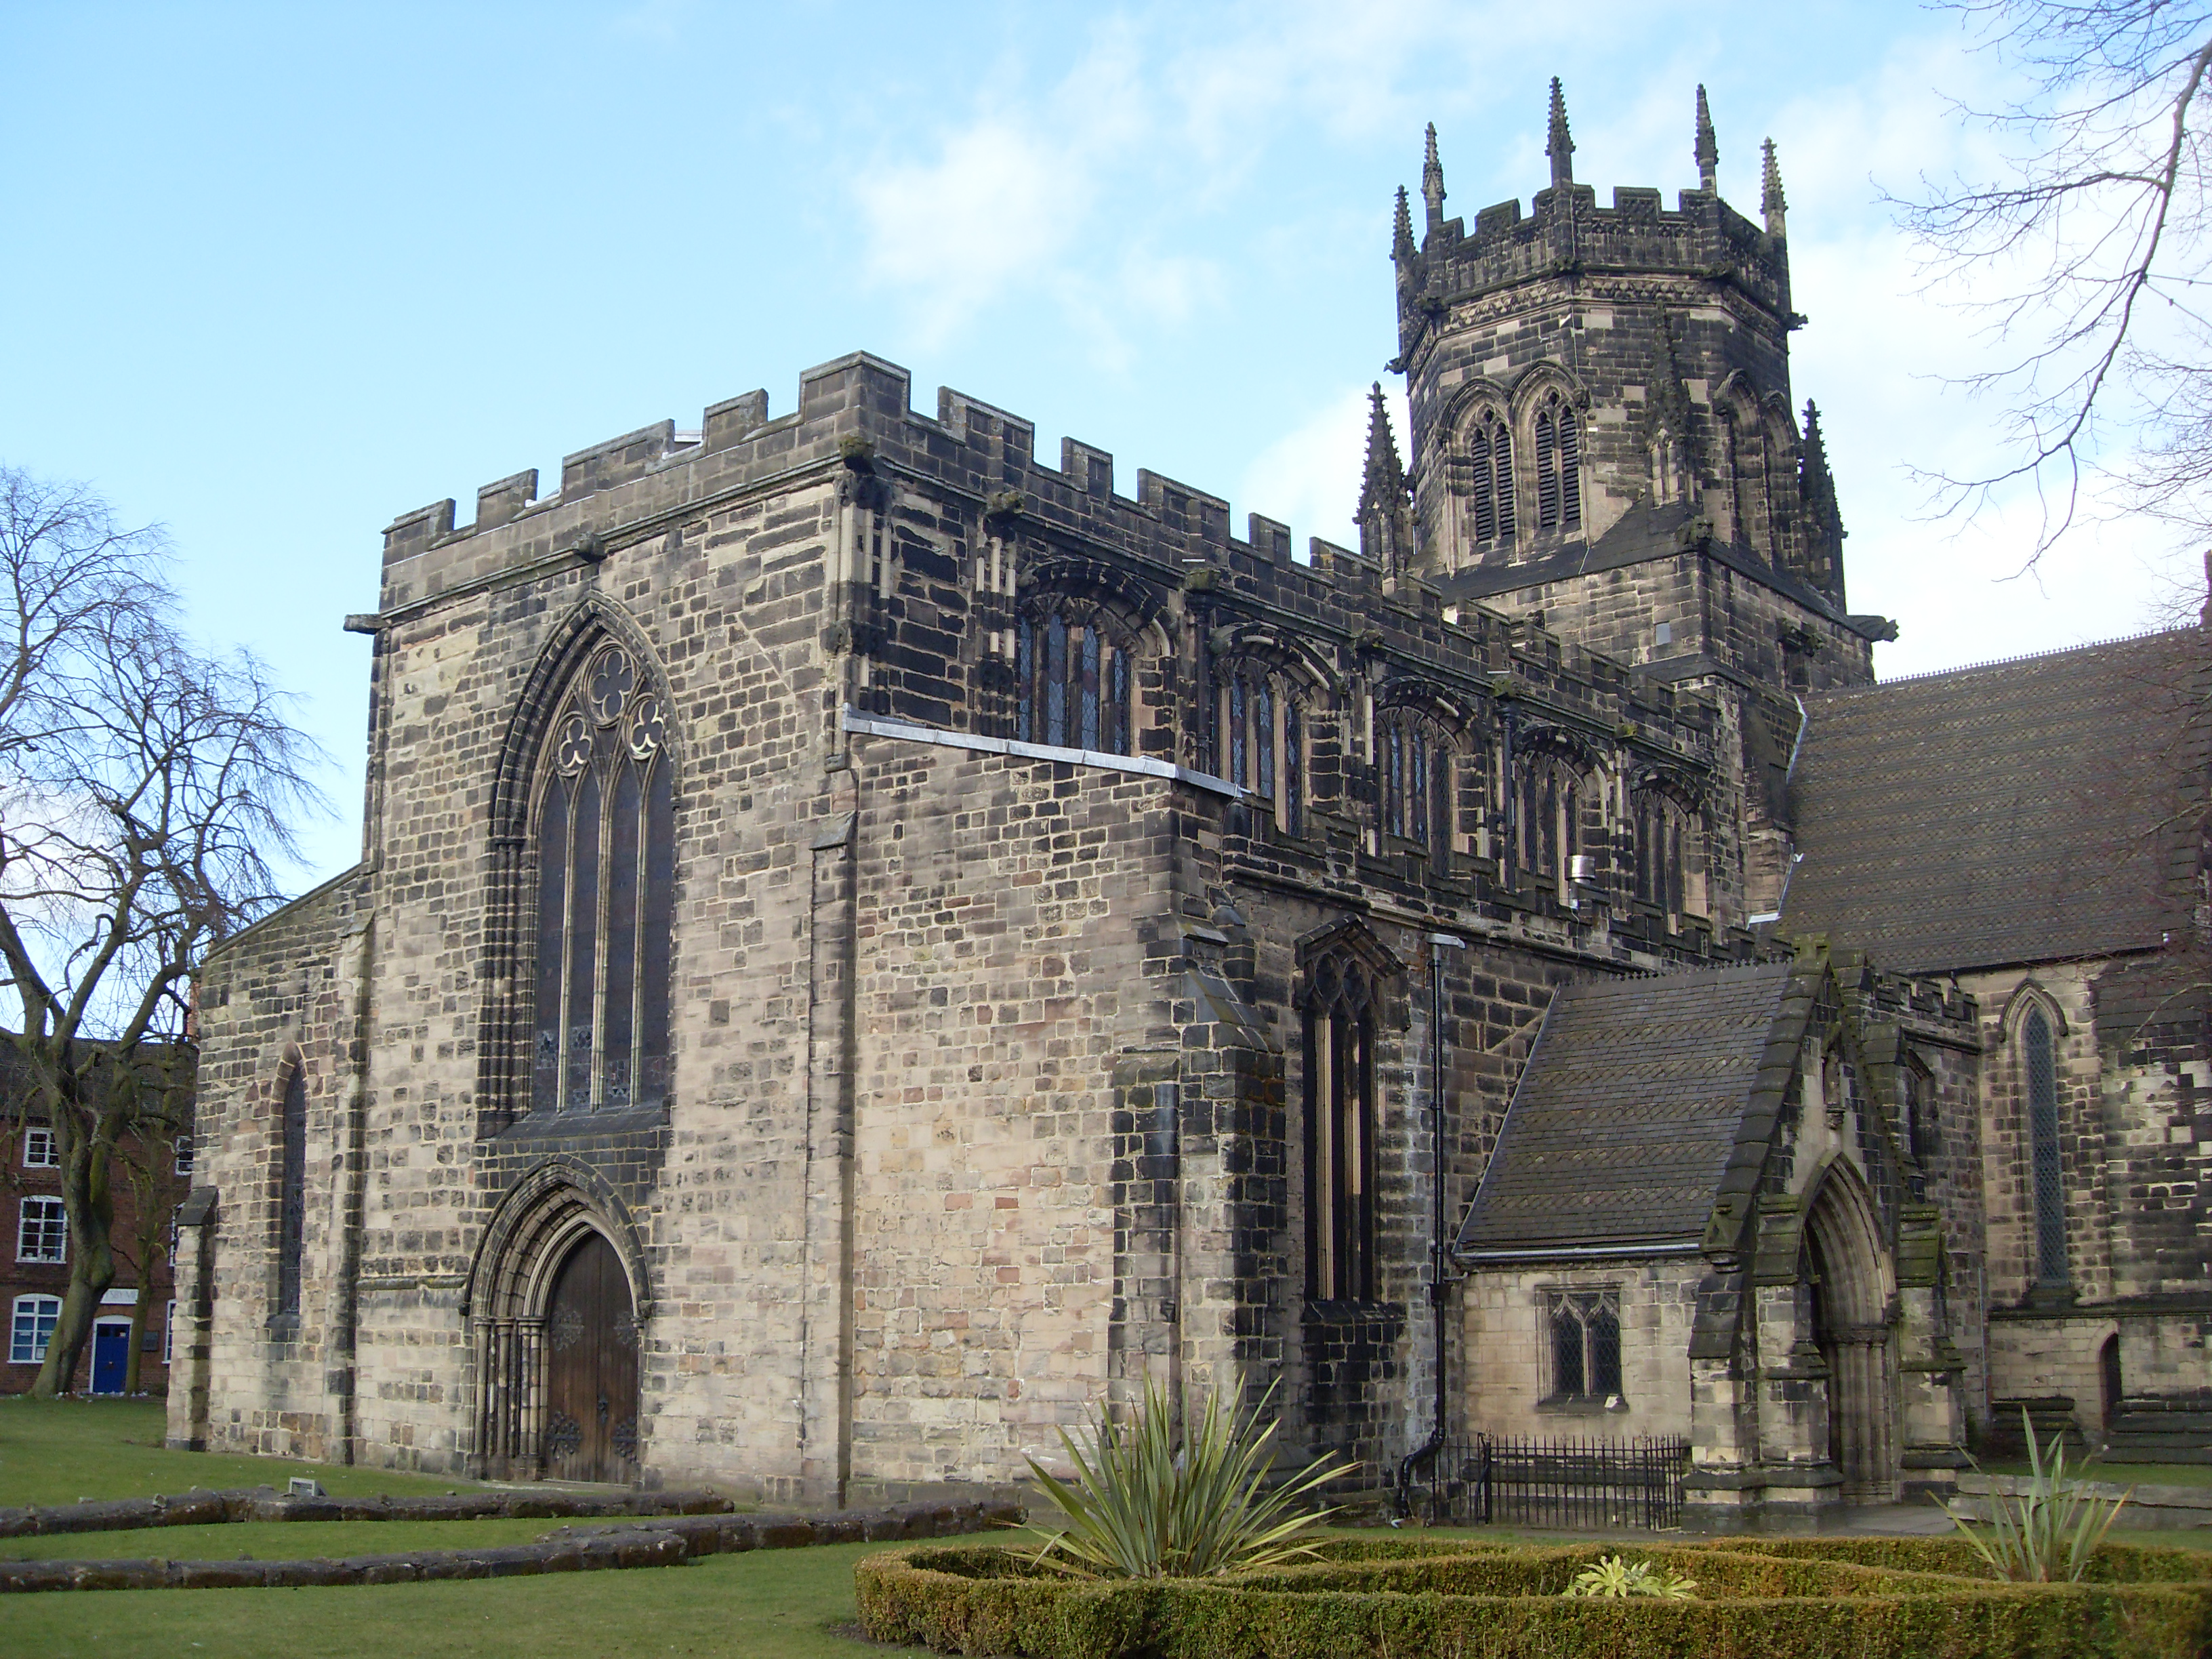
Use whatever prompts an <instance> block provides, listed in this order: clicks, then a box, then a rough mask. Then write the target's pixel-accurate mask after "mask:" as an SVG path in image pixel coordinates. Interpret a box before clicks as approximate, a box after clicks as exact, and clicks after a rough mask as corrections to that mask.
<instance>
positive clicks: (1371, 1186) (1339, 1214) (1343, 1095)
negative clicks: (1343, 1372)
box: [1305, 957, 1376, 1301]
mask: <svg viewBox="0 0 2212 1659" xmlns="http://www.w3.org/2000/svg"><path fill="white" fill-rule="evenodd" d="M1305 1037H1306V1046H1305V1073H1306V1078H1305V1081H1306V1091H1305V1092H1306V1294H1307V1295H1309V1296H1310V1297H1316V1298H1319V1299H1334V1300H1344V1301H1367V1300H1371V1299H1372V1298H1373V1297H1374V1295H1375V1171H1376V1158H1375V1152H1376V1149H1375V1130H1376V1124H1375V1054H1374V1048H1375V1008H1374V999H1373V996H1372V994H1371V989H1370V986H1369V984H1368V982H1367V976H1366V975H1364V973H1362V972H1361V971H1360V970H1359V969H1358V965H1357V964H1356V963H1352V962H1350V961H1348V960H1340V959H1339V958H1337V957H1323V958H1322V960H1321V961H1319V962H1317V963H1315V964H1314V965H1313V968H1312V969H1311V970H1310V982H1309V988H1308V996H1307V1001H1306V1010H1305Z"/></svg>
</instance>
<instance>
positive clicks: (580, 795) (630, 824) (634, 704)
mask: <svg viewBox="0 0 2212 1659" xmlns="http://www.w3.org/2000/svg"><path fill="white" fill-rule="evenodd" d="M665 719H666V716H665V710H664V709H663V708H662V707H661V702H660V697H659V694H658V693H657V692H656V691H655V690H653V688H652V686H651V684H650V683H649V682H648V681H647V678H646V676H645V675H644V673H643V671H641V667H640V665H639V664H638V663H637V662H636V660H635V659H634V658H633V657H632V656H631V654H630V653H629V651H628V650H627V649H625V648H624V647H622V646H619V645H613V644H609V645H604V646H602V647H599V649H598V650H597V651H595V652H594V653H592V655H591V656H590V658H588V659H586V663H585V665H584V667H583V669H582V671H580V673H579V674H578V675H577V677H576V679H575V682H574V684H573V685H572V686H571V687H570V689H569V690H568V696H567V697H566V699H565V701H564V702H562V704H561V713H560V714H557V715H556V717H555V719H554V721H553V726H552V732H551V740H550V744H549V745H548V748H549V764H548V765H547V767H546V769H545V776H544V779H543V781H542V782H541V784H540V787H539V795H538V809H537V817H536V831H537V833H536V836H535V842H536V846H537V852H538V914H537V941H538V951H537V978H536V1007H535V1018H534V1028H535V1029H534V1043H533V1054H532V1068H531V1107H532V1110H534V1111H540V1112H551V1111H568V1112H585V1111H597V1110H609V1111H620V1110H624V1109H629V1108H630V1107H633V1106H650V1105H658V1104H659V1103H661V1101H662V1100H663V1099H664V1098H665V1095H666V1092H667V1082H668V991H669V986H668V977H669V968H670V961H669V951H670V936H671V921H672V911H673V907H674V898H675V827H674V817H675V788H674V780H673V775H672V766H671V760H670V757H669V755H668V753H667V732H666V726H665Z"/></svg>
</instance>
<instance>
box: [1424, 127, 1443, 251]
mask: <svg viewBox="0 0 2212 1659" xmlns="http://www.w3.org/2000/svg"><path fill="white" fill-rule="evenodd" d="M1421 199H1422V200H1423V201H1425V202H1426V203H1427V204H1429V228H1430V229H1431V230H1434V229H1436V228H1437V227H1438V226H1440V225H1442V224H1443V222H1444V164H1443V162H1442V161H1438V160H1437V124H1436V123H1435V122H1434V121H1431V122H1430V123H1429V142H1428V150H1427V153H1426V155H1425V156H1424V157H1423V158H1422V161H1421Z"/></svg>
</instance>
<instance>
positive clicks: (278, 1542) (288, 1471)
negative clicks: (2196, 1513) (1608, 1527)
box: [0, 1399, 2212, 1659]
mask: <svg viewBox="0 0 2212 1659" xmlns="http://www.w3.org/2000/svg"><path fill="white" fill-rule="evenodd" d="M293 1474H311V1475H313V1477H314V1478H316V1479H317V1480H320V1481H322V1482H323V1484H324V1486H325V1487H326V1488H328V1489H329V1490H331V1491H332V1492H426V1491H428V1492H448V1491H453V1490H456V1489H459V1488H462V1487H465V1486H469V1485H470V1484H471V1483H469V1482H466V1481H463V1480H455V1479H453V1478H452V1477H450V1476H427V1477H426V1476H419V1475H405V1474H386V1473H384V1472H382V1471H380V1470H374V1469H346V1468H331V1467H328V1466H325V1465H320V1464H310V1463H282V1462H276V1461H274V1460H270V1459H262V1458H251V1457H211V1456H208V1455H204V1454H199V1453H193V1452H169V1451H163V1450H161V1408H160V1407H159V1405H158V1404H149V1403H148V1402H145V1401H98V1402H94V1403H78V1402H76V1401H22V1400H14V1399H0V1505H8V1504H24V1503H38V1504H52V1503H67V1502H70V1501H71V1500H73V1499H76V1498H81V1497H82V1498H126V1497H142V1496H146V1495H149V1494H151V1493H154V1492H182V1491H184V1490H185V1489H186V1488H187V1487H191V1486H260V1485H264V1484H267V1485H273V1486H282V1485H283V1481H284V1480H286V1479H287V1478H289V1476H291V1475H293ZM560 1524H561V1523H560V1522H557V1521H473V1522H471V1521H464V1522H399V1521H393V1522H330V1523H322V1522H299V1523H284V1522H268V1523H263V1522H246V1523H243V1524H240V1525H238V1526H234V1527H175V1528H149V1529H147V1530H145V1531H142V1532H137V1533H100V1534H81V1535H78V1536H75V1537H67V1536H65V1537H61V1538H33V1539H5V1540H0V1559H4V1558H9V1557H15V1558H18V1559H32V1558H38V1559H47V1558H54V1557H67V1556H92V1555H100V1556H106V1557H110V1558H113V1557H133V1556H137V1557H144V1556H153V1557H164V1558H167V1559H173V1560H174V1559H191V1558H192V1557H195V1556H198V1557H202V1558H204V1559H223V1558H233V1559H234V1558H235V1557H237V1556H238V1555H240V1553H249V1554H252V1555H254V1556H257V1557H259V1558H261V1559H280V1558H283V1557H286V1556H319V1555H340V1554H350V1553H363V1554H370V1553H374V1554H386V1553H394V1552H400V1551H405V1550H410V1549H435V1548H449V1547H454V1546H457V1545H460V1544H465V1543H471V1542H475V1543H483V1544H506V1543H513V1542H516V1541H523V1540H527V1539H531V1538H535V1537H538V1536H539V1535H540V1534H543V1533H544V1532H547V1531H550V1530H551V1529H553V1528H556V1527H558V1526H559V1525H560ZM1431 1535H1449V1536H1469V1537H1488V1538H1491V1539H1492V1540H1497V1539H1502V1538H1508V1537H1511V1536H1513V1535H1514V1534H1508V1533H1506V1532H1504V1531H1503V1530H1502V1529H1499V1530H1485V1531H1480V1532H1472V1533H1462V1532H1457V1531H1454V1532H1452V1533H1449V1534H1445V1533H1443V1532H1442V1531H1441V1530H1440V1531H1439V1533H1438V1534H1431ZM1635 1536H1636V1537H1648V1536H1650V1534H1637V1535H1635ZM2124 1537H2125V1538H2126V1540H2127V1541H2129V1542H2130V1543H2137V1542H2141V1543H2148V1542H2151V1541H2159V1542H2172V1543H2180V1544H2187V1545H2192V1546H2196V1547H2206V1546H2207V1545H2208V1544H2212V1539H2208V1538H2205V1537H2203V1536H2201V1535H2199V1534H2186V1533H2184V1534H2161V1533H2129V1534H2124ZM1622 1541H1623V1542H1624V1543H1626V1544H1627V1545H1628V1546H1629V1547H1630V1548H1631V1549H1632V1548H1633V1539H1632V1538H1630V1537H1628V1536H1626V1535H1624V1537H1623V1540H1622ZM878 1548H880V1546H878V1545H873V1544H847V1545H836V1546H831V1547H826V1548H820V1549H800V1550H757V1551H754V1552H752V1553H749V1554H744V1555H733V1556H713V1557H709V1558H708V1559H706V1560H703V1561H701V1562H698V1563H696V1565H690V1566H684V1567H670V1568H665V1569H659V1570H648V1571H631V1572H590V1573H557V1574H552V1575H549V1576H547V1577H534V1578H498V1579H479V1580H475V1581H471V1582H467V1583H433V1584H385V1585H378V1586H375V1587H373V1588H366V1587H365V1588H349V1589H253V1590H116V1591H102V1592H94V1593H76V1592H60V1593H56V1594H49V1595H21V1596H9V1597H8V1598H6V1606H5V1607H4V1609H0V1654H5V1655H7V1656H9V1659H13V1656H15V1655H17V1654H21V1655H25V1656H33V1655H35V1656H38V1659H70V1656H81V1659H126V1656H135V1655H149V1656H150V1655H161V1656H164V1659H199V1656H206V1659H216V1656H222V1659H232V1656H235V1659H260V1656H267V1659H349V1656H356V1655H357V1656H361V1659H415V1656H423V1659H445V1656H452V1659H463V1656H467V1659H502V1656H513V1659H633V1656H635V1659H644V1656H647V1655H666V1654H695V1655H713V1656H720V1659H837V1656H843V1659H860V1656H864V1655H876V1656H881V1655H883V1654H884V1652H885V1651H886V1650H884V1648H881V1647H879V1646H878V1645H876V1644H873V1643H870V1642H866V1641H862V1640H860V1639H858V1638H856V1637H853V1636H849V1635H846V1634H842V1633H840V1630H841V1627H842V1628H845V1629H849V1628H850V1627H851V1626H852V1623H853V1620H854V1606H853V1563H854V1561H856V1560H857V1559H860V1557H861V1556H863V1555H866V1554H867V1553H870V1552H871V1551H872V1550H875V1549H878Z"/></svg>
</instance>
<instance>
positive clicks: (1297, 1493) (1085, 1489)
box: [1029, 1383, 1358, 1578]
mask: <svg viewBox="0 0 2212 1659" xmlns="http://www.w3.org/2000/svg"><path fill="white" fill-rule="evenodd" d="M1274 1395H1275V1390H1274V1388H1273V1385H1272V1384H1271V1385H1270V1386H1269V1387H1268V1389H1267V1394H1266V1395H1264V1396H1262V1398H1261V1401H1260V1403H1259V1404H1258V1405H1257V1406H1256V1407H1254V1408H1253V1409H1252V1410H1251V1411H1250V1412H1249V1413H1240V1412H1239V1411H1238V1410H1237V1408H1236V1407H1234V1406H1232V1405H1227V1404H1225V1403H1224V1402H1223V1401H1222V1399H1221V1396H1220V1395H1218V1394H1216V1393H1213V1392H1211V1391H1209V1392H1208V1393H1207V1395H1206V1404H1205V1408H1204V1410H1203V1411H1202V1412H1200V1413H1199V1414H1198V1416H1197V1418H1196V1420H1195V1421H1194V1422H1191V1421H1188V1419H1186V1426H1185V1427H1184V1429H1183V1430H1182V1431H1181V1432H1178V1431H1177V1427H1176V1413H1174V1411H1173V1410H1172V1409H1171V1408H1170V1401H1169V1399H1168V1396H1167V1395H1165V1394H1164V1392H1163V1391H1162V1390H1161V1389H1159V1387H1158V1385H1157V1384H1155V1383H1146V1388H1145V1401H1144V1404H1143V1406H1142V1407H1140V1408H1139V1411H1138V1413H1137V1414H1136V1417H1135V1419H1134V1420H1133V1421H1132V1422H1130V1423H1129V1424H1127V1425H1119V1424H1116V1423H1115V1422H1114V1420H1113V1419H1111V1418H1109V1417H1108V1416H1106V1415H1105V1413H1103V1412H1102V1413H1098V1414H1097V1416H1095V1417H1094V1418H1093V1419H1091V1430H1090V1434H1089V1437H1088V1439H1089V1444H1088V1445H1087V1446H1085V1445H1079V1444H1078V1443H1077V1442H1076V1439H1075V1437H1073V1436H1072V1435H1070V1434H1069V1433H1068V1432H1067V1431H1066V1430H1065V1429H1062V1430H1061V1431H1060V1444H1061V1445H1062V1446H1064V1447H1065V1448H1066V1451H1067V1456H1068V1461H1069V1462H1072V1463H1073V1464H1074V1466H1075V1478H1074V1479H1073V1480H1060V1478H1059V1477H1058V1476H1056V1475H1054V1474H1050V1473H1048V1471H1047V1470H1046V1469H1045V1468H1043V1467H1042V1465H1040V1464H1039V1463H1038V1462H1037V1461H1036V1459H1035V1458H1034V1457H1032V1458H1030V1460H1029V1464H1030V1471H1031V1473H1033V1474H1035V1475H1036V1479H1037V1484H1038V1485H1039V1486H1042V1487H1043V1488H1044V1492H1045V1496H1047V1497H1048V1498H1051V1499H1052V1501H1053V1503H1054V1504H1055V1505H1056V1506H1057V1507H1058V1508H1059V1510H1060V1516H1061V1517H1062V1519H1063V1520H1064V1521H1065V1522H1066V1524H1065V1525H1064V1526H1062V1527H1061V1528H1060V1530H1059V1531H1058V1532H1057V1533H1055V1534H1054V1535H1053V1536H1052V1537H1051V1538H1049V1539H1048V1540H1047V1541H1046V1542H1045V1546H1044V1547H1043V1549H1042V1550H1041V1551H1039V1552H1038V1559H1040V1560H1044V1561H1054V1560H1057V1561H1059V1562H1060V1563H1061V1564H1063V1565H1066V1566H1068V1567H1070V1568H1073V1569H1074V1570H1076V1571H1083V1572H1088V1573H1092V1574H1096V1575H1097V1576H1098V1577H1109V1578H1167V1577H1178V1578H1184V1577H1188V1578H1198V1577H1206V1576H1208V1575H1210V1574H1212V1573H1218V1572H1229V1571H1234V1570H1237V1569H1239V1568H1250V1567H1267V1566H1273V1565H1278V1564H1279V1563H1281V1562H1284V1561H1288V1560H1292V1559H1297V1558H1298V1557H1301V1556H1310V1555H1311V1554H1313V1553H1314V1543H1313V1541H1311V1540H1310V1539H1307V1538H1305V1537H1304V1536H1303V1534H1305V1533H1307V1532H1308V1531H1309V1530H1310V1528H1314V1527H1316V1526H1318V1525H1319V1524H1320V1523H1321V1522H1322V1521H1324V1520H1326V1519H1327V1518H1328V1516H1330V1515H1332V1514H1334V1510H1308V1509H1306V1508H1305V1507H1304V1502H1303V1500H1304V1499H1305V1498H1306V1497H1307V1495H1308V1494H1309V1493H1310V1492H1313V1491H1314V1489H1315V1488H1316V1487H1317V1486H1321V1485H1322V1483H1324V1482H1325V1481H1328V1480H1334V1479H1336V1478H1337V1477H1338V1476H1340V1475H1344V1474H1350V1473H1351V1472H1352V1470H1353V1469H1354V1468H1357V1467H1358V1465H1356V1464H1350V1463H1339V1462H1337V1461H1336V1460H1335V1459H1334V1458H1333V1457H1319V1458H1316V1459H1315V1460H1314V1461H1313V1462H1310V1463H1309V1464H1307V1465H1306V1466H1305V1468H1303V1469H1302V1470H1300V1471H1299V1472H1298V1473H1297V1474H1295V1475H1293V1476H1292V1477H1291V1479H1290V1480H1286V1481H1284V1482H1283V1483H1281V1484H1280V1485H1279V1486H1273V1487H1272V1488H1271V1487H1270V1486H1268V1484H1267V1482H1268V1477H1269V1475H1270V1474H1272V1473H1273V1463H1272V1461H1271V1458H1270V1455H1269V1447H1270V1445H1271V1444H1272V1443H1273V1440H1274V1437H1275V1430H1276V1428H1277V1427H1278V1426H1279V1425H1278V1424H1277V1423H1276V1421H1275V1420H1274V1419H1273V1418H1269V1417H1267V1406H1268V1403H1269V1402H1270V1401H1273V1398H1274ZM1263 1419H1264V1423H1263ZM1040 1530H1042V1529H1040Z"/></svg>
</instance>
